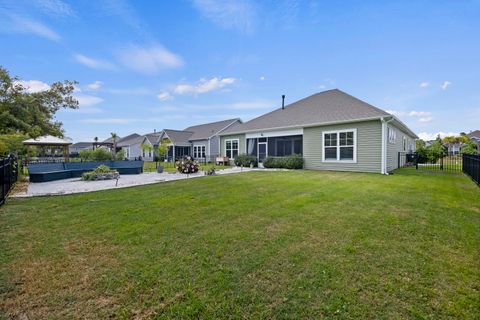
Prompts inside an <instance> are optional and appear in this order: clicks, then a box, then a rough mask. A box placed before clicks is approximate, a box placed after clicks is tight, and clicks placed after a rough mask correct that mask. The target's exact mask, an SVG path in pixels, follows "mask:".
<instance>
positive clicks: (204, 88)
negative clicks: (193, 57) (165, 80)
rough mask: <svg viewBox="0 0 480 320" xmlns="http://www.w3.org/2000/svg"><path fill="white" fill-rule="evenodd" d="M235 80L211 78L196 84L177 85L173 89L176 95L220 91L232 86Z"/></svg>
mask: <svg viewBox="0 0 480 320" xmlns="http://www.w3.org/2000/svg"><path fill="white" fill-rule="evenodd" d="M234 82H235V78H217V77H215V78H211V79H200V81H199V82H198V83H197V84H194V85H191V84H179V85H177V86H176V87H175V89H174V92H175V93H176V94H200V93H206V92H210V91H215V90H218V89H221V88H223V87H225V86H227V85H230V84H233V83H234Z"/></svg>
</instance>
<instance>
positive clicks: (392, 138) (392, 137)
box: [388, 127, 397, 143]
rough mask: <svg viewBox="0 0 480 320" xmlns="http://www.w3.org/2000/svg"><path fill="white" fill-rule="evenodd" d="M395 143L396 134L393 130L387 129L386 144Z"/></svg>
mask: <svg viewBox="0 0 480 320" xmlns="http://www.w3.org/2000/svg"><path fill="white" fill-rule="evenodd" d="M395 141H397V132H396V131H395V129H393V128H390V127H388V142H389V143H395Z"/></svg>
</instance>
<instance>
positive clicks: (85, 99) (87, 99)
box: [74, 94, 103, 107]
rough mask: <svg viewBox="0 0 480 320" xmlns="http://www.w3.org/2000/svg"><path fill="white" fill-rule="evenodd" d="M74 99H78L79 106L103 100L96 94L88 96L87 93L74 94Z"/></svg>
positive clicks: (86, 105)
mask: <svg viewBox="0 0 480 320" xmlns="http://www.w3.org/2000/svg"><path fill="white" fill-rule="evenodd" d="M74 97H75V99H77V100H78V103H79V105H80V107H88V106H93V105H95V104H99V103H101V102H103V99H102V98H100V97H96V96H89V95H84V94H83V95H76V96H74Z"/></svg>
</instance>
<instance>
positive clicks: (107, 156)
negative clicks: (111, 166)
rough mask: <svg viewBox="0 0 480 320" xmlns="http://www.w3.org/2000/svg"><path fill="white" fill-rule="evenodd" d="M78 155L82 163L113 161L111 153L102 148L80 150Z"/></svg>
mask: <svg viewBox="0 0 480 320" xmlns="http://www.w3.org/2000/svg"><path fill="white" fill-rule="evenodd" d="M79 155H80V158H81V159H82V160H83V161H109V160H112V159H113V155H112V153H111V152H110V151H108V150H106V149H104V148H97V149H95V150H82V151H80V152H79Z"/></svg>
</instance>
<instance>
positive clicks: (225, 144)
mask: <svg viewBox="0 0 480 320" xmlns="http://www.w3.org/2000/svg"><path fill="white" fill-rule="evenodd" d="M228 141H230V142H233V141H237V146H238V148H237V153H238V154H240V139H225V143H224V147H225V148H224V149H223V151H224V153H225V157H226V156H227V142H228ZM231 150H234V149H231ZM232 155H233V152H232ZM230 159H231V160H235V158H234V157H231V158H230Z"/></svg>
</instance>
